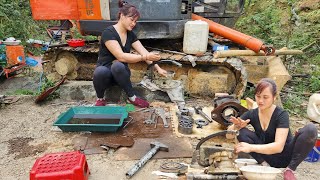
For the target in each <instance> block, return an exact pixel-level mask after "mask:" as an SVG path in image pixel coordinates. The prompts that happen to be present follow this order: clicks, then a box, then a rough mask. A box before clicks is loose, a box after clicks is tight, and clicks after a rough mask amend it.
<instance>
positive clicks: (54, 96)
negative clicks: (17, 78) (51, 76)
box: [8, 78, 59, 101]
mask: <svg viewBox="0 0 320 180" xmlns="http://www.w3.org/2000/svg"><path fill="white" fill-rule="evenodd" d="M43 79H44V81H43V82H42V84H41V88H40V92H39V91H37V92H36V91H32V90H29V89H18V90H16V91H14V92H13V93H8V95H31V96H39V95H40V94H41V93H42V92H44V91H45V90H47V89H49V88H51V87H54V86H55V83H54V82H53V81H51V80H48V79H47V78H43ZM58 91H59V89H58V90H56V91H54V92H53V93H51V94H50V95H49V96H48V97H47V98H46V100H47V101H51V100H53V99H57V98H59V93H58Z"/></svg>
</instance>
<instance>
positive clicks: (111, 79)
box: [93, 0, 167, 107]
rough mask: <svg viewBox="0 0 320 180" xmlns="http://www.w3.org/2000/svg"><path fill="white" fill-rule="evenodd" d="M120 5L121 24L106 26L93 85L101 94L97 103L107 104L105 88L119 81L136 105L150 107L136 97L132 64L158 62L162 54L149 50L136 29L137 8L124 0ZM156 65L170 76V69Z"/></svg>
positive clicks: (119, 17)
mask: <svg viewBox="0 0 320 180" xmlns="http://www.w3.org/2000/svg"><path fill="white" fill-rule="evenodd" d="M119 7H120V11H119V15H118V19H119V20H118V23H117V24H115V25H113V26H109V27H108V28H106V29H105V30H104V31H103V32H102V35H101V41H100V47H99V59H98V62H97V68H96V69H95V71H94V75H93V84H94V88H95V90H96V93H97V97H98V99H97V101H96V104H95V105H96V106H105V105H106V101H105V99H104V92H105V90H106V89H107V88H110V87H111V86H112V85H113V84H117V85H119V86H120V87H121V88H122V89H124V91H125V92H126V94H127V95H128V97H129V98H128V100H129V101H130V102H131V103H132V104H134V105H136V106H139V107H148V106H149V103H148V102H147V101H145V100H143V99H141V98H139V97H136V95H135V93H134V91H133V88H132V84H131V81H130V76H131V72H130V69H129V68H128V63H136V62H140V61H145V62H146V63H147V64H151V63H152V61H158V60H160V58H161V57H160V55H159V54H154V53H149V52H148V51H147V50H146V49H145V48H144V47H143V46H142V44H141V42H140V41H139V40H138V39H137V37H136V35H135V34H134V33H133V32H132V29H133V28H134V27H135V25H136V22H137V20H138V18H139V17H140V13H139V11H138V10H137V9H136V7H135V6H133V5H130V4H128V3H125V2H123V1H120V0H119ZM131 48H133V49H135V50H136V51H137V52H138V53H139V55H136V54H131V53H130V50H131ZM154 67H155V69H156V70H157V71H158V73H159V74H161V75H163V76H166V74H167V71H165V70H164V69H162V68H160V67H159V65H158V64H156V65H155V66H154Z"/></svg>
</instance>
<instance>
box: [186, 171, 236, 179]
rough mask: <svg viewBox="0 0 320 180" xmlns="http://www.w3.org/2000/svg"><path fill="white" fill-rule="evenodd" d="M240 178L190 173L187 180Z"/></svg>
mask: <svg viewBox="0 0 320 180" xmlns="http://www.w3.org/2000/svg"><path fill="white" fill-rule="evenodd" d="M239 177H240V176H238V175H228V174H222V175H212V174H203V173H201V174H200V173H198V174H197V173H195V172H192V173H188V174H187V179H188V180H209V179H210V180H211V179H215V180H216V179H227V180H236V179H239Z"/></svg>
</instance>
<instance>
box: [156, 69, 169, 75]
mask: <svg viewBox="0 0 320 180" xmlns="http://www.w3.org/2000/svg"><path fill="white" fill-rule="evenodd" d="M156 69H157V72H158V73H159V74H160V75H161V76H164V77H167V73H168V72H167V71H166V70H164V69H162V68H161V67H160V66H157V68H156Z"/></svg>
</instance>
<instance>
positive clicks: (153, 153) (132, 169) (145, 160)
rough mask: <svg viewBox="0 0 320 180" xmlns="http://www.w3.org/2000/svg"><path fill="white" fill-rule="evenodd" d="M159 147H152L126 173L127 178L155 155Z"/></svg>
mask: <svg viewBox="0 0 320 180" xmlns="http://www.w3.org/2000/svg"><path fill="white" fill-rule="evenodd" d="M159 148H160V147H159V146H155V147H153V148H152V149H151V150H150V151H149V152H148V153H147V154H146V155H144V156H143V157H142V158H141V159H140V160H139V161H138V162H137V163H136V164H135V165H134V166H133V167H132V168H131V169H130V170H129V171H128V172H127V173H126V175H127V177H129V178H130V177H132V176H133V175H134V174H135V173H136V172H137V171H138V170H139V169H140V168H141V167H142V166H143V165H144V164H146V162H147V161H148V160H149V159H151V158H152V156H153V155H155V154H156V153H157V152H158V150H159Z"/></svg>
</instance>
